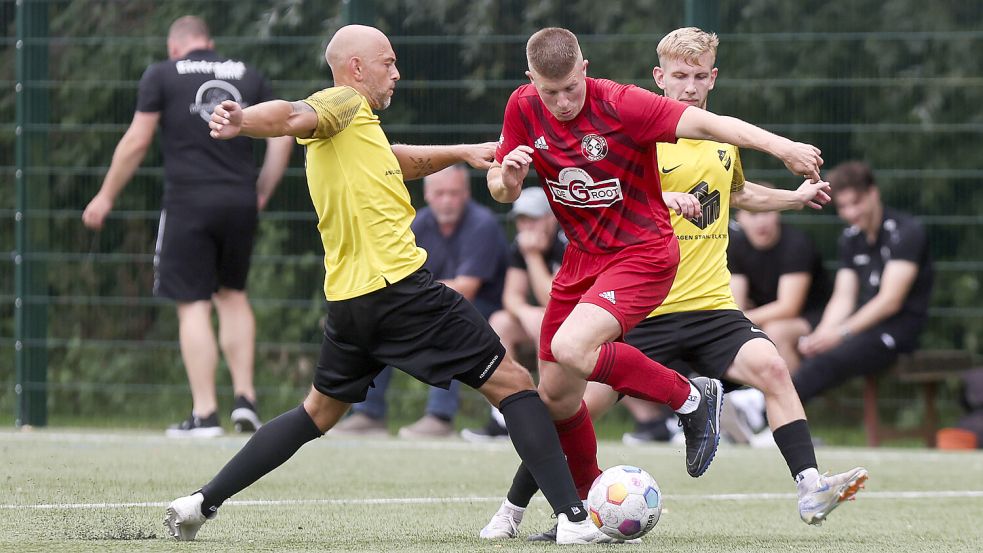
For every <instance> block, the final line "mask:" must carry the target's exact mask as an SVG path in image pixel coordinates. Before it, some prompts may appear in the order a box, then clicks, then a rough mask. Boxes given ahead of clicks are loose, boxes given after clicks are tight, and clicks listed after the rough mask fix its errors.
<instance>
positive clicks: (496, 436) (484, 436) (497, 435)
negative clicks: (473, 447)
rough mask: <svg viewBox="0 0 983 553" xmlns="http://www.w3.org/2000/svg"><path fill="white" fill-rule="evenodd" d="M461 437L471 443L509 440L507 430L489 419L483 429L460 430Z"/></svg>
mask: <svg viewBox="0 0 983 553" xmlns="http://www.w3.org/2000/svg"><path fill="white" fill-rule="evenodd" d="M461 437H462V438H464V439H465V440H466V441H469V442H472V443H481V442H494V441H497V440H507V439H508V438H509V429H508V428H505V427H504V426H502V425H500V424H498V421H496V420H495V419H492V418H489V419H488V424H486V425H485V426H484V427H483V428H465V429H464V430H462V431H461Z"/></svg>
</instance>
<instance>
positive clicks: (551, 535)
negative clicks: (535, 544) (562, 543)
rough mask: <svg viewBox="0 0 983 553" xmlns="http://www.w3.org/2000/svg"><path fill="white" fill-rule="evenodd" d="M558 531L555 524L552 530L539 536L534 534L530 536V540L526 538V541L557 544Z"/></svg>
mask: <svg viewBox="0 0 983 553" xmlns="http://www.w3.org/2000/svg"><path fill="white" fill-rule="evenodd" d="M556 529H557V525H556V524H554V525H553V527H552V528H550V529H549V530H547V531H545V532H541V533H539V534H533V535H531V536H529V537H528V538H526V541H551V542H554V543H555V542H556Z"/></svg>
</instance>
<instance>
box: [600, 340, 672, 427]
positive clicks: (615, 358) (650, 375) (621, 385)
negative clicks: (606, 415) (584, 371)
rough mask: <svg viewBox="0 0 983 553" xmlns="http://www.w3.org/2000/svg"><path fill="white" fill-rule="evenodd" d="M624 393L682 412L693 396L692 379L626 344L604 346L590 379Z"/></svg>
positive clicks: (612, 343)
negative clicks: (687, 401)
mask: <svg viewBox="0 0 983 553" xmlns="http://www.w3.org/2000/svg"><path fill="white" fill-rule="evenodd" d="M587 380H590V381H592V382H602V383H604V384H607V385H608V386H611V387H612V388H614V389H615V391H617V392H621V393H622V394H625V395H628V396H631V397H637V398H641V399H645V400H648V401H654V402H656V403H663V404H665V405H668V406H669V407H672V408H673V410H676V409H679V408H680V407H682V406H683V403H686V399H687V398H688V397H689V391H690V383H689V379H687V378H686V377H684V376H683V375H681V374H679V373H677V372H676V371H674V370H672V369H670V368H668V367H666V366H664V365H662V364H660V363H656V362H655V361H653V360H651V359H649V358H648V357H646V356H645V354H644V353H642V352H641V351H638V349H637V348H634V347H632V346H629V345H628V344H626V343H624V342H608V343H606V344H602V345H601V354H600V355H598V357H597V365H595V366H594V372H592V373H591V375H590V376H589V377H588V378H587Z"/></svg>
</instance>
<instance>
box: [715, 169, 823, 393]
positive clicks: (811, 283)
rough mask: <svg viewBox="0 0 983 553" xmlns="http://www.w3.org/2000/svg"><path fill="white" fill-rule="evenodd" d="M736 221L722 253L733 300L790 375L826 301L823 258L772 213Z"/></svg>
mask: <svg viewBox="0 0 983 553" xmlns="http://www.w3.org/2000/svg"><path fill="white" fill-rule="evenodd" d="M762 184H765V183H762ZM736 220H737V223H738V228H736V229H732V232H731V234H730V244H729V246H728V248H727V265H728V269H730V273H731V281H730V287H731V290H732V291H733V292H734V299H735V300H736V301H737V305H738V306H739V307H740V308H741V310H742V311H744V314H745V315H746V316H747V318H748V319H751V322H753V323H754V324H756V325H757V326H758V327H759V328H761V329H762V330H764V331H765V333H766V334H767V335H768V337H769V338H771V340H772V341H773V342H774V343H775V347H776V348H778V353H779V355H781V356H782V358H783V359H784V360H785V362H786V363H787V364H788V369H789V372H791V373H792V374H795V371H796V370H798V368H799V361H800V359H799V352H798V341H799V338H801V337H802V336H805V335H807V334H809V333H810V332H812V330H813V329H814V328H816V325H818V324H819V319H820V318H821V317H822V314H823V308H824V307H825V306H826V300H827V299H828V298H829V279H828V278H827V276H826V270H825V269H824V268H823V260H822V257H821V256H820V254H819V251H818V250H817V249H816V245H815V243H814V242H813V241H812V238H810V237H809V235H808V234H806V233H805V232H803V231H802V230H800V229H798V228H795V227H793V226H791V225H787V224H785V223H782V219H781V214H780V213H778V212H777V211H761V212H752V211H746V210H743V209H741V210H738V211H737V216H736Z"/></svg>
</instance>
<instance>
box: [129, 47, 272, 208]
mask: <svg viewBox="0 0 983 553" xmlns="http://www.w3.org/2000/svg"><path fill="white" fill-rule="evenodd" d="M272 98H273V92H272V89H271V88H270V84H269V82H268V81H267V80H266V79H265V78H264V77H263V76H262V75H261V74H260V73H259V72H257V71H256V70H255V69H254V68H252V67H250V66H248V65H246V64H244V63H243V62H241V61H237V60H231V59H227V58H224V57H222V56H219V55H218V54H217V53H216V52H214V51H212V50H195V51H193V52H190V53H188V55H187V56H185V57H184V59H180V60H168V61H162V62H158V63H155V64H153V65H151V66H150V67H148V68H147V70H146V71H145V72H144V74H143V78H141V79H140V90H139V94H138V96H137V111H141V112H151V113H160V114H161V118H160V121H161V134H162V144H163V152H164V178H165V182H166V187H165V192H164V195H165V203H166V202H167V199H168V197H171V198H172V199H173V197H174V196H176V195H181V193H182V192H184V193H185V194H186V195H190V194H191V190H194V189H196V188H198V187H199V186H200V185H204V184H206V183H213V184H231V185H236V186H241V187H242V188H243V190H244V192H249V193H250V194H251V195H253V196H255V185H256V177H257V174H258V173H257V169H256V162H255V160H254V158H253V140H252V139H250V138H245V137H240V138H234V139H232V140H215V139H213V138H211V137H209V136H208V132H209V128H208V121H210V119H211V114H212V110H213V109H214V108H215V106H216V105H218V104H220V103H221V102H223V101H225V100H235V101H236V102H238V103H240V104H241V105H242V106H243V107H247V106H251V105H253V104H258V103H260V102H265V101H267V100H270V99H272ZM189 186H190V187H191V188H190V189H188V188H186V187H189ZM179 187H180V188H181V189H184V190H180V189H178V188H179Z"/></svg>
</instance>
